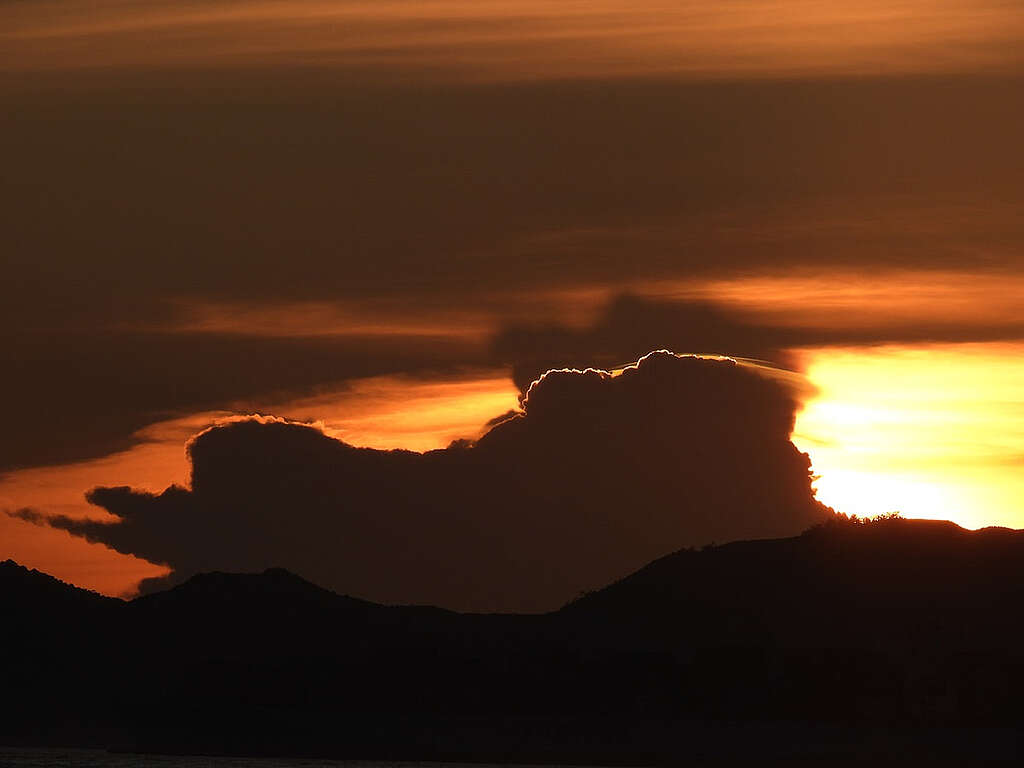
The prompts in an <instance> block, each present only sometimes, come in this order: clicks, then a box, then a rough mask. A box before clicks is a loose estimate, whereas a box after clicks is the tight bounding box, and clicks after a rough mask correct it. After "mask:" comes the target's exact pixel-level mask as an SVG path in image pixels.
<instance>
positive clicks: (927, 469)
mask: <svg viewBox="0 0 1024 768" xmlns="http://www.w3.org/2000/svg"><path fill="white" fill-rule="evenodd" d="M806 359H807V364H808V366H807V375H808V378H809V379H810V381H811V382H812V383H813V384H814V385H815V386H817V387H818V389H819V393H818V395H817V396H816V397H815V398H813V399H812V400H811V401H810V402H809V403H808V404H807V405H806V407H805V408H804V410H803V412H802V413H801V414H800V415H799V417H798V418H797V423H796V430H795V433H794V435H793V440H794V442H795V443H796V444H797V445H798V446H799V447H800V448H801V450H805V451H807V452H808V453H809V454H810V456H811V459H812V462H813V465H814V471H815V473H816V474H818V475H820V479H819V480H818V481H817V483H816V487H817V489H818V498H819V499H821V500H822V501H823V502H825V503H826V504H829V505H830V506H832V507H834V508H835V509H837V510H839V511H841V512H846V513H848V514H858V515H862V516H863V515H877V514H881V513H884V512H891V511H899V512H901V513H902V514H903V515H904V516H905V517H918V518H937V519H949V520H953V521H954V522H957V523H959V524H961V525H963V526H966V527H970V528H977V527H982V526H986V525H1004V526H1008V527H1014V528H1017V527H1024V475H1022V474H1021V472H1020V467H1021V465H1022V463H1024V344H1016V345H1011V344H962V345H941V346H939V345H932V346H924V347H915V348H909V347H892V346H890V347H876V348H861V349H818V350H811V351H808V352H806Z"/></svg>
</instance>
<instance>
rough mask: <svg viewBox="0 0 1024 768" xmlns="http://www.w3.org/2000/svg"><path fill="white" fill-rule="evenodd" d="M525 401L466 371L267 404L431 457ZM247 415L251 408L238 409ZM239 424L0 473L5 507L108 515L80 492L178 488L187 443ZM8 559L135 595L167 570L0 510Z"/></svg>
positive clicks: (189, 430) (0, 503) (145, 438)
mask: <svg viewBox="0 0 1024 768" xmlns="http://www.w3.org/2000/svg"><path fill="white" fill-rule="evenodd" d="M517 405H518V391H517V390H516V388H515V387H514V386H513V385H512V383H511V380H510V377H509V375H508V372H507V371H504V370H499V371H478V372H467V373H466V374H465V375H464V376H463V377H461V378H458V379H452V380H418V379H412V378H405V377H379V378H372V379H363V380H360V381H356V382H354V383H352V384H351V386H349V387H348V388H346V389H343V390H338V391H333V392H327V393H323V394H321V395H318V396H316V397H307V398H302V399H297V400H291V401H283V402H279V403H273V404H269V405H268V406H267V407H266V408H263V409H262V410H264V411H265V412H268V413H274V414H277V415H279V416H282V417H287V418H289V419H292V420H295V421H304V422H313V423H316V424H317V425H319V426H320V427H321V428H322V429H323V430H324V432H326V433H327V434H330V435H332V436H334V437H338V438H339V439H341V440H344V441H346V442H348V443H351V444H353V445H358V446H367V447H372V448H381V449H390V448H407V449H410V450H418V451H426V450H431V449H434V448H443V447H444V446H446V445H447V444H448V443H450V442H451V441H452V440H454V439H456V438H475V437H478V436H479V435H480V434H481V433H482V432H483V431H484V425H485V423H486V422H487V421H488V420H489V419H491V418H493V417H494V416H498V415H500V414H502V413H504V412H506V411H508V410H510V409H513V408H516V407H517ZM240 409H241V410H247V409H246V408H245V407H244V406H240ZM236 418H239V416H238V415H237V414H236V413H235V412H231V411H208V412H204V413H197V414H192V415H189V416H186V417H182V418H178V419H172V420H169V421H164V422H160V423H157V424H153V425H151V426H149V427H146V428H145V429H143V430H141V431H140V432H138V433H137V434H136V435H135V436H136V437H137V438H138V439H139V441H140V442H139V444H138V445H136V446H135V447H133V448H131V449H129V450H127V451H122V452H120V453H115V454H112V455H110V456H104V457H102V458H99V459H93V460H90V461H83V462H78V463H75V464H67V465H63V466H55V467H39V468H35V469H25V470H19V471H14V472H11V473H9V474H7V475H4V476H0V511H2V510H15V509H20V508H24V507H30V508H34V509H38V510H40V511H42V512H45V513H47V514H61V515H68V516H69V517H77V518H82V517H90V518H94V519H100V520H102V519H104V518H105V517H107V515H106V513H104V512H103V510H101V509H98V508H96V507H92V506H90V505H89V504H87V503H86V502H85V499H84V497H83V494H84V493H85V491H86V490H88V489H90V488H92V487H94V486H97V485H115V486H116V485H130V486H132V487H133V488H138V489H140V490H147V491H152V492H159V491H162V490H163V489H164V488H166V487H167V486H169V485H171V484H172V483H177V484H178V485H187V484H188V481H189V466H188V461H187V459H186V454H185V443H186V441H187V440H188V439H189V438H190V437H191V436H193V435H194V434H196V433H197V432H200V431H202V430H203V429H205V428H207V427H209V426H211V425H213V424H216V423H218V422H223V421H227V420H231V419H236ZM0 541H3V542H4V557H10V558H13V559H14V560H16V561H18V562H21V563H26V564H30V565H31V566H32V567H34V568H38V569H40V570H42V571H45V572H47V573H50V574H52V575H54V576H57V577H58V578H61V579H64V580H66V581H70V582H72V583H74V584H77V585H78V586H82V587H86V588H88V589H95V590H97V591H100V592H104V593H106V594H110V595H120V594H124V593H126V592H130V591H131V590H132V589H133V588H134V586H135V585H136V583H137V582H138V581H139V580H140V579H143V578H146V577H150V576H160V575H163V574H165V573H167V569H166V568H163V567H160V566H157V565H153V564H151V563H147V562H146V561H144V560H139V559H137V558H134V557H129V556H125V555H120V554H117V553H116V552H113V551H111V550H109V549H106V548H104V547H102V546H99V545H94V544H88V543H87V542H85V541H83V540H82V539H76V538H72V537H71V536H70V535H69V534H67V533H64V532H63V531H57V530H53V529H51V528H46V527H43V526H38V525H33V524H31V523H28V522H25V521H23V520H17V519H14V518H11V517H9V516H7V515H5V514H0Z"/></svg>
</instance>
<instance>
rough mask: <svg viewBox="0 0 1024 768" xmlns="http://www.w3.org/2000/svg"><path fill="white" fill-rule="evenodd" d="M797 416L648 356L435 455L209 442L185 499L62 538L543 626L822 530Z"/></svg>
mask: <svg viewBox="0 0 1024 768" xmlns="http://www.w3.org/2000/svg"><path fill="white" fill-rule="evenodd" d="M796 408H797V402H796V400H795V397H794V394H793V393H792V392H791V391H789V390H788V389H787V388H786V387H785V386H784V385H782V384H780V383H779V382H778V381H777V380H773V379H770V378H766V377H764V376H763V375H761V374H760V373H758V372H757V371H756V370H755V369H753V368H752V367H749V366H744V365H741V364H738V363H736V362H734V361H732V360H714V359H705V358H694V357H679V356H675V355H672V354H669V353H653V354H651V355H649V356H647V357H646V358H644V359H642V360H641V361H640V362H639V364H637V365H636V366H633V367H630V368H627V369H626V370H625V371H624V372H623V373H622V374H621V375H617V376H612V375H610V374H608V373H605V372H600V371H595V370H589V371H582V372H581V371H554V372H550V373H548V374H547V375H545V376H544V377H543V378H542V379H541V380H539V381H538V382H537V383H536V384H534V385H533V387H532V388H531V389H530V391H529V394H528V397H527V399H526V401H525V403H524V413H523V414H522V415H518V416H514V417H511V418H509V419H508V420H506V421H503V422H501V423H499V424H497V425H496V426H494V427H493V428H492V429H491V430H490V432H488V433H487V434H486V435H485V436H484V437H482V438H481V439H480V440H479V441H477V442H476V443H475V444H453V445H452V446H451V447H449V448H447V449H444V450H439V451H432V452H428V453H425V454H417V453H412V452H407V451H377V450H371V449H359V448H354V447H352V446H349V445H346V444H345V443H342V442H340V441H338V440H335V439H332V438H330V437H328V436H326V435H324V434H323V433H322V432H320V431H318V430H316V429H314V428H312V427H308V426H304V425H299V424H294V423H288V422H285V421H280V420H273V419H269V420H267V419H264V420H248V421H242V422H237V423H234V424H231V425H228V426H224V427H218V428H214V429H211V430H208V431H206V432H204V433H202V434H200V435H199V436H198V437H197V438H196V439H195V440H194V441H193V442H192V444H191V446H190V455H191V460H192V466H193V469H192V487H191V489H184V488H180V487H171V488H168V489H167V490H166V491H164V492H163V493H161V494H159V495H154V494H149V493H141V492H137V491H133V490H132V489H130V488H127V487H120V488H96V489H94V490H93V491H91V492H90V494H89V500H90V501H91V502H92V503H94V504H96V505H98V506H100V507H102V508H104V509H105V510H107V511H108V512H110V513H111V514H113V515H114V516H116V518H118V520H116V521H114V522H100V521H81V520H72V519H68V518H51V519H50V520H49V523H50V524H51V525H53V526H55V527H58V528H62V529H65V530H68V531H69V532H71V533H72V534H73V535H75V536H81V537H85V538H87V539H89V540H90V541H96V542H101V543H103V544H106V545H107V546H110V547H112V548H114V549H116V550H117V551H119V552H124V553H130V554H133V555H137V556H139V557H143V558H145V559H148V560H151V561H155V562H165V563H168V564H169V565H170V566H171V567H173V568H174V570H175V572H174V574H173V575H172V577H171V578H172V579H180V578H183V577H186V576H188V575H190V574H191V573H194V572H197V571H205V570H211V569H222V570H259V569H262V568H266V567H269V566H274V565H277V566H283V567H286V568H289V569H292V570H295V571H297V572H299V573H301V574H303V575H304V576H306V577H307V578H310V579H312V580H314V581H316V582H318V583H323V584H325V585H327V586H330V587H332V588H333V589H335V590H338V591H341V592H345V593H350V594H354V595H358V596H362V597H367V598H371V599H375V600H381V601H385V602H401V603H433V604H440V605H444V606H448V607H452V608H457V609H466V610H529V611H536V610H545V609H550V608H555V607H557V606H558V605H560V604H561V603H563V602H565V601H566V600H568V599H570V598H572V597H573V596H575V595H576V594H577V593H578V592H580V591H581V590H586V589H592V588H595V587H599V586H601V585H603V584H605V583H608V582H610V581H611V580H613V579H614V578H616V577H619V576H622V575H624V574H626V573H628V572H629V571H631V570H633V569H635V568H637V567H639V566H641V565H643V564H644V563H646V562H649V561H650V560H652V559H654V558H656V557H659V556H661V555H664V554H666V553H668V552H671V551H674V550H676V549H678V548H680V547H682V546H685V545H699V544H703V543H706V542H709V541H725V540H730V539H736V538H744V537H762V536H776V535H785V534H789V533H793V532H795V531H799V530H801V529H802V528H804V527H806V526H807V525H809V524H810V523H813V522H814V521H816V520H818V519H820V518H821V517H822V516H823V515H824V514H827V510H826V509H825V508H824V507H822V506H821V505H820V504H818V503H817V502H816V501H815V500H814V498H813V494H812V491H811V476H810V471H809V470H810V466H809V460H808V458H807V456H806V454H803V453H801V452H799V451H798V450H797V449H796V448H795V447H794V446H793V444H792V443H791V442H790V441H789V433H790V430H791V429H792V425H793V419H794V413H795V410H796ZM148 586H149V587H153V586H157V585H154V584H150V585H148Z"/></svg>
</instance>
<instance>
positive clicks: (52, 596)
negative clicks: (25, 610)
mask: <svg viewBox="0 0 1024 768" xmlns="http://www.w3.org/2000/svg"><path fill="white" fill-rule="evenodd" d="M121 602H122V601H121V600H118V599H116V598H113V597H106V596H105V595H101V594H100V593H98V592H94V591H92V590H89V589H82V588H81V587H76V586H75V585H73V584H68V583H67V582H65V581H61V580H60V579H58V578H56V577H54V576H50V575H49V574H47V573H43V572H42V571H37V570H35V569H34V568H26V567H25V566H23V565H21V564H20V563H17V562H15V561H14V560H11V559H7V560H4V561H3V562H2V563H0V604H3V605H5V606H7V608H11V607H12V606H14V605H25V606H29V607H31V606H34V608H33V610H36V611H39V612H42V611H46V610H48V608H49V606H50V605H51V604H55V603H59V604H60V606H61V608H62V609H66V608H67V607H68V606H69V605H70V604H73V603H81V604H86V603H110V604H115V603H121Z"/></svg>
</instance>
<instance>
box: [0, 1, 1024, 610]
mask: <svg viewBox="0 0 1024 768" xmlns="http://www.w3.org/2000/svg"><path fill="white" fill-rule="evenodd" d="M1022 40H1024V5H1022V4H1021V3H1019V2H1007V1H1006V0H905V1H904V2H898V3H893V2H883V0H845V1H844V2H835V3H827V2H820V1H815V2H812V1H811V0H720V1H719V2H707V1H706V0H675V1H673V2H670V1H669V0H640V1H639V2H625V0H591V1H590V2H576V1H575V0H574V1H572V2H562V3H551V2H540V0H521V1H519V2H511V1H510V0H379V1H378V0H339V1H338V2H324V1H323V0H201V1H200V0H188V1H186V2H173V1H172V0H132V2H123V1H122V0H31V1H30V2H29V1H26V2H4V3H0V101H3V102H4V103H5V104H9V108H8V109H6V110H0V139H3V140H4V143H5V145H6V146H11V147H15V148H16V151H14V152H11V153H9V155H10V157H9V158H7V161H6V164H5V171H4V173H3V174H0V204H2V205H0V207H2V208H3V209H4V210H5V212H7V214H8V217H7V226H8V229H9V232H8V233H7V242H8V244H9V247H8V248H5V249H4V252H3V255H2V257H0V258H3V259H4V261H3V264H2V266H3V274H4V275H5V277H6V278H7V279H6V280H4V281H0V294H2V295H0V298H2V299H3V300H2V301H0V315H2V317H3V322H2V323H0V368H3V369H4V370H6V371H13V372H14V375H7V376H5V377H2V380H0V401H2V402H4V404H5V408H7V411H8V416H7V422H6V424H5V427H6V429H7V431H8V433H9V434H10V435H11V437H9V438H8V439H7V440H5V441H4V442H3V443H0V471H6V474H0V510H17V509H22V508H35V509H38V510H40V511H41V512H44V513H63V514H68V515H72V516H82V515H97V516H98V515H102V514H103V513H102V512H101V511H100V510H98V509H93V508H90V507H88V506H87V505H86V504H85V502H84V500H83V493H84V492H85V491H86V490H88V489H89V488H91V487H93V486H96V485H131V486H134V487H138V488H144V489H150V490H153V491H158V490H161V489H162V488H164V487H166V486H167V485H168V484H169V483H172V482H177V483H184V482H187V479H188V478H187V474H188V466H187V462H186V457H185V452H184V446H185V443H186V441H187V440H188V438H189V437H190V436H191V435H193V434H195V433H196V432H197V431H199V430H201V429H203V428H205V427H207V426H209V425H210V424H212V423H215V422H216V421H217V420H219V419H225V418H233V417H234V416H236V415H238V414H248V413H252V412H253V411H258V412H259V413H260V414H263V415H265V416H268V417H271V416H273V417H284V418H290V419H298V420H302V421H309V422H318V423H321V424H322V425H323V428H324V429H325V431H327V432H328V433H329V434H332V435H336V436H337V437H339V438H341V439H344V440H347V441H350V442H352V443H355V444H357V445H367V446H375V447H381V448H392V447H404V448H410V449H414V450H427V449H431V448H437V447H441V446H443V445H445V444H447V443H448V442H449V441H450V440H452V439H454V438H457V437H474V436H476V435H479V434H480V432H481V430H482V428H483V425H484V424H485V423H486V422H487V420H488V419H490V418H492V417H494V416H497V415H499V414H501V413H503V412H505V411H507V410H509V409H510V408H513V407H515V405H516V390H515V388H514V387H513V385H512V383H511V376H510V371H512V372H519V373H521V372H522V370H524V369H525V370H527V371H528V374H529V376H532V375H534V372H533V371H532V370H531V369H530V365H531V364H533V363H535V362H537V360H534V359H532V358H531V355H535V356H536V357H537V358H538V359H543V363H542V365H544V366H547V365H548V364H549V363H550V362H551V361H549V360H547V358H545V354H546V353H547V349H546V346H545V345H547V344H549V342H550V344H551V346H552V349H553V350H554V351H553V352H551V355H554V356H555V357H556V358H557V356H558V355H567V356H572V355H573V354H579V355H580V356H581V357H585V356H586V355H588V354H592V355H595V356H598V357H601V356H604V357H606V358H608V359H607V360H604V358H602V360H603V362H602V363H601V364H602V365H604V364H605V363H607V364H608V365H609V366H611V365H612V364H618V363H623V364H625V363H628V362H629V361H630V357H629V356H628V355H631V356H633V357H635V356H637V355H639V354H642V353H643V352H645V351H647V349H649V348H651V347H661V346H671V344H670V343H669V341H667V340H666V339H668V340H671V339H672V338H679V336H678V335H677V334H679V333H680V332H681V331H686V333H683V334H682V338H685V339H694V341H693V342H692V343H693V345H695V346H698V345H699V348H682V349H679V348H674V351H677V352H681V353H688V352H694V353H723V354H741V353H739V352H737V351H736V350H733V349H717V348H714V347H713V346H712V347H710V348H708V346H707V345H704V344H702V342H701V341H700V338H701V336H700V334H701V333H702V332H705V331H708V330H709V329H708V328H704V327H701V324H702V323H704V322H705V321H706V322H707V323H708V324H713V323H714V322H722V323H723V324H725V325H728V322H732V323H733V324H734V325H733V326H730V327H732V331H728V332H726V331H723V332H722V333H723V336H721V337H720V338H730V339H736V338H737V336H736V335H735V334H736V329H737V328H739V329H740V332H742V333H747V334H748V335H749V336H750V339H749V340H750V343H751V345H752V347H753V348H754V349H755V351H763V352H764V355H765V356H772V355H774V356H773V357H772V359H773V360H776V361H778V362H779V363H780V364H787V365H792V366H793V367H794V368H798V369H799V370H798V371H797V372H796V373H795V374H794V375H799V376H803V377H805V378H806V380H807V381H808V382H809V385H810V386H811V387H813V388H815V389H816V393H817V394H815V395H814V396H813V397H810V398H809V399H808V400H807V402H806V404H805V408H804V410H803V412H802V413H801V414H800V416H799V419H798V422H797V426H796V431H795V433H794V436H793V439H794V441H795V442H796V443H797V444H798V445H799V446H800V447H801V448H802V449H804V450H806V451H808V452H809V453H810V455H811V457H812V459H813V461H814V467H815V471H816V472H817V473H818V474H819V475H820V479H819V480H818V483H817V488H818V493H819V496H820V498H821V499H822V500H823V501H825V502H827V503H828V504H830V505H833V506H834V507H836V508H837V509H840V510H841V511H847V512H851V513H857V514H877V513H880V512H886V511H891V510H893V509H899V510H900V511H902V512H903V513H904V514H906V515H912V516H919V517H948V518H950V519H953V520H956V521H957V522H960V523H962V524H964V525H967V526H970V527H974V526H980V525H986V524H1005V525H1014V526H1017V525H1024V504H1022V503H1020V500H1022V499H1024V487H1021V485H1020V483H1019V481H1018V480H1017V476H1018V475H1019V467H1020V457H1021V456H1024V427H1020V424H1021V423H1024V406H1022V404H1021V399H1022V398H1021V397H1020V396H1019V395H1018V392H1019V391H1021V389H1022V387H1024V372H1022V371H1024V368H1022V366H1021V364H1020V363H1019V360H1020V359H1021V356H1022V355H1021V353H1022V352H1024V346H1022V345H1024V341H1022V340H1024V322H1022V321H1021V318H1022V317H1024V270H1022V269H1021V264H1020V255H1021V253H1022V252H1024V251H1022V249H1024V219H1022V217H1021V214H1020V212H1021V210H1024V207H1022V198H1021V190H1022V189H1024V163H1022V158H1024V153H1021V152H1020V136H1021V135H1022V133H1024V109H1022V104H1024V101H1022V100H1021V99H1020V98H1019V95H1020V93H1021V92H1022V88H1024V84H1022V83H1024V77H1022V75H1024V45H1022V44H1021V41H1022ZM627 294H628V296H627ZM636 297H639V299H638V301H639V302H641V303H642V302H643V301H647V302H648V305H654V304H655V303H656V302H661V304H658V306H657V307H656V309H657V310H658V311H661V310H665V311H664V313H663V314H661V315H659V314H657V312H653V313H652V314H651V315H649V316H644V317H648V318H650V317H654V318H655V319H654V320H651V323H652V325H653V324H656V322H658V320H657V318H661V320H660V322H662V323H663V326H662V327H657V328H654V327H647V328H646V329H645V330H643V332H642V333H641V334H640V335H643V333H646V334H648V335H646V336H643V341H642V343H643V344H645V345H646V344H647V343H648V340H649V341H650V342H651V343H650V346H647V347H644V348H637V347H638V346H639V345H640V344H641V342H640V341H637V338H639V337H629V332H630V331H631V330H632V329H631V328H624V329H623V328H609V327H606V326H602V325H601V323H602V321H603V320H604V319H607V318H608V317H610V318H611V320H610V321H609V322H611V321H615V320H618V321H619V322H620V323H622V324H625V325H628V324H629V320H630V318H633V317H636V316H638V313H634V314H633V315H630V314H629V312H626V313H625V316H626V319H625V320H623V316H622V315H618V316H616V315H614V314H611V315H607V314H605V313H606V311H607V310H608V307H613V306H614V305H615V301H616V300H617V299H623V298H626V299H631V298H636ZM673 302H675V303H676V304H678V305H679V306H680V307H684V308H685V307H698V310H695V311H694V312H693V313H691V314H689V315H686V314H685V313H682V314H680V313H676V314H673V312H672V307H671V305H672V303H673ZM705 305H709V306H711V307H712V308H713V311H711V312H704V314H701V311H702V310H700V309H699V307H702V306H705ZM631 306H634V308H635V307H636V305H631ZM666 307H668V309H665V308H666ZM705 309H706V307H705ZM716 313H718V314H716ZM639 314H642V313H639ZM680 317H683V318H684V319H683V320H680V319H679V318H680ZM723 317H725V318H727V320H728V322H725V321H722V318H723ZM685 318H689V319H685ZM694 318H697V319H694ZM701 318H703V319H701ZM708 318H711V319H708ZM715 318H718V319H717V320H715ZM686 323H691V324H692V325H693V326H694V327H686V328H682V329H681V328H680V327H679V326H680V325H685V324H686ZM711 330H714V329H711ZM719 330H721V329H719ZM619 331H622V333H619ZM517 333H519V334H521V335H522V336H523V337H524V338H525V339H526V341H524V342H523V343H522V345H521V346H519V347H516V346H515V343H512V344H511V345H510V349H512V351H508V349H503V348H501V347H500V344H499V341H500V340H501V339H502V334H508V335H510V336H511V337H513V341H514V340H515V339H516V338H518V337H517V336H516V334H517ZM638 333H639V332H638ZM729 333H733V334H734V335H733V336H729ZM574 334H575V335H574ZM588 334H589V335H588ZM623 338H625V341H623ZM552 339H554V341H552ZM743 342H744V339H743V338H739V340H738V341H737V342H736V343H737V344H742V343H743ZM689 343H690V342H689V341H687V344H689ZM531 344H532V345H533V347H532V348H531V347H530V345H531ZM559 344H562V345H563V346H561V347H560V346H559ZM573 344H577V345H581V346H583V347H586V346H587V345H588V344H590V345H591V347H589V348H585V349H582V350H581V349H579V348H573ZM602 344H603V345H604V346H602ZM617 344H618V346H616V345H617ZM624 348H628V349H630V352H629V353H628V355H622V353H621V350H622V349H624ZM742 354H748V353H746V352H743V353H742ZM502 355H504V356H502ZM620 356H625V357H626V359H621V360H620V359H619V357H620ZM748 356H750V357H754V356H755V355H754V354H749V355H748ZM565 364H569V363H568V362H567V363H565ZM68 462H72V463H68ZM0 538H2V540H3V542H4V544H5V547H4V550H3V551H2V552H0V557H14V558H15V559H18V560H20V561H23V562H25V563H26V564H28V565H32V566H34V567H39V568H43V569H44V570H47V571H50V572H52V573H54V574H55V575H58V576H61V577H63V578H66V579H69V580H71V581H74V582H75V583H78V584H81V585H83V586H89V587H94V588H97V589H101V590H103V591H104V592H108V593H111V594H117V593H122V592H125V591H130V590H131V588H132V585H133V584H134V583H135V582H136V581H137V580H138V579H139V578H141V577H144V576H149V575H153V574H155V573H159V572H161V569H160V567H159V566H153V565H148V564H145V563H141V562H140V561H138V560H134V559H133V558H127V557H123V556H121V555H116V554H114V553H112V552H110V551H108V550H105V549H103V548H102V547H99V546H96V545H90V544H88V543H86V542H83V541H81V540H76V539H71V538H70V537H69V536H68V535H67V534H65V533H62V532H59V531H54V530H51V529H48V528H44V527H41V526H35V525H32V524H31V523H28V522H25V521H22V520H15V519H13V518H11V517H9V516H7V515H3V514H0Z"/></svg>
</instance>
